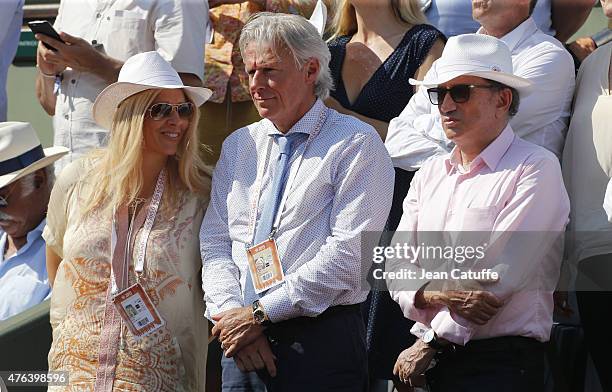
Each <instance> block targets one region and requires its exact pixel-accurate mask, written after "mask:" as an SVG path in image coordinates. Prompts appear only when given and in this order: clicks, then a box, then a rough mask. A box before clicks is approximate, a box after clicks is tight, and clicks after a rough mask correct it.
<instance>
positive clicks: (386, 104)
mask: <svg viewBox="0 0 612 392" xmlns="http://www.w3.org/2000/svg"><path fill="white" fill-rule="evenodd" d="M438 38H441V39H442V40H444V41H446V38H445V37H444V35H443V34H442V33H441V32H440V31H439V30H437V29H436V28H435V27H433V26H430V25H427V24H422V25H416V26H414V27H412V28H411V29H410V30H408V31H407V32H406V34H404V37H403V38H402V40H401V41H400V43H399V44H398V45H397V48H395V50H394V51H393V52H392V53H391V54H390V55H389V57H388V58H387V59H386V60H385V61H384V62H383V63H382V65H381V66H380V67H379V68H378V69H377V70H376V71H375V72H374V74H372V77H371V78H370V80H368V82H367V83H366V84H365V85H364V86H363V89H362V90H361V92H360V93H359V95H358V96H357V99H356V100H355V102H354V104H353V105H351V104H350V103H349V100H348V97H347V95H346V90H345V89H344V82H343V80H342V63H343V62H344V56H345V54H346V44H347V43H348V42H349V41H350V39H351V36H348V35H345V36H341V37H337V38H335V39H334V40H332V41H330V42H329V43H328V46H329V50H330V52H331V61H330V63H329V67H330V70H331V74H332V78H333V80H334V86H335V90H334V91H332V92H331V96H332V97H333V98H335V99H336V100H337V101H338V102H339V103H340V104H341V105H342V106H344V107H345V108H347V109H349V110H352V111H354V112H357V113H359V114H361V115H363V116H367V117H370V118H374V119H376V120H380V121H385V122H389V121H391V119H393V118H394V117H397V116H399V114H400V113H401V111H402V110H404V108H405V107H406V105H407V104H408V101H409V100H410V97H412V94H413V91H414V87H413V86H411V85H410V83H408V79H409V78H412V77H414V74H415V72H416V71H417V69H418V68H419V67H420V66H421V64H422V63H423V61H424V60H425V57H427V54H428V53H429V50H430V49H431V47H432V46H433V44H434V42H435V41H436V39H438Z"/></svg>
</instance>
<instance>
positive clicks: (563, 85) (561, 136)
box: [385, 0, 575, 171]
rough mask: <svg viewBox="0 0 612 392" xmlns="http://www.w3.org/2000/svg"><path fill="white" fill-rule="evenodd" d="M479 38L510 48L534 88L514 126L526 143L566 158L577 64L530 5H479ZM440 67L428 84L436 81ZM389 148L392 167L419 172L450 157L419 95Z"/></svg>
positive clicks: (394, 124)
mask: <svg viewBox="0 0 612 392" xmlns="http://www.w3.org/2000/svg"><path fill="white" fill-rule="evenodd" d="M473 14H474V18H475V19H477V20H478V21H479V22H480V23H481V24H482V27H481V28H480V30H478V33H479V34H487V35H492V36H494V37H496V38H499V39H501V40H502V41H503V42H504V43H505V44H506V45H508V47H509V49H510V52H511V55H512V66H513V68H514V70H513V71H514V74H516V75H517V76H521V77H524V78H526V79H528V80H530V81H531V82H533V84H534V88H533V93H532V94H530V95H529V96H527V97H525V99H521V103H520V110H519V111H518V113H517V115H516V116H514V117H513V118H512V119H511V120H510V125H511V126H512V129H514V131H515V133H516V134H517V135H518V136H520V137H521V138H523V139H525V140H527V141H530V142H532V143H535V144H537V145H540V146H542V147H544V148H546V149H548V150H550V151H552V152H553V153H554V154H555V155H556V156H557V157H560V156H561V152H562V150H563V144H564V140H565V134H566V131H567V123H568V119H569V116H570V106H571V101H572V96H573V92H574V85H575V77H574V63H573V60H572V57H571V55H570V54H569V53H568V52H567V51H566V50H565V49H564V48H563V46H562V45H561V43H560V42H559V41H557V40H556V39H555V38H553V37H550V36H548V35H546V34H544V33H542V32H541V31H540V30H539V29H538V28H537V26H536V25H535V22H534V21H533V19H532V18H531V17H530V16H529V1H528V0H521V1H517V2H495V3H494V6H491V7H488V8H487V7H483V6H482V4H481V3H476V2H475V3H474V9H473ZM437 72H438V71H437V66H436V63H434V64H433V66H432V68H431V69H430V71H429V72H428V73H427V74H426V75H425V78H424V80H428V79H434V78H435V77H436V75H437ZM385 146H386V147H387V150H388V151H389V154H390V155H391V159H392V160H393V164H394V165H395V166H396V167H400V168H402V169H404V170H410V171H414V170H418V169H419V168H420V167H421V166H422V165H423V164H424V163H425V162H426V161H427V160H429V159H430V158H432V157H434V156H439V155H443V154H446V153H448V152H450V150H451V149H452V147H453V144H452V143H451V142H450V141H449V140H448V139H447V138H446V136H445V135H444V131H443V129H442V125H441V122H440V114H439V113H438V110H437V108H436V107H435V106H434V105H432V104H431V102H430V101H429V99H428V98H427V93H426V91H425V90H424V89H419V90H418V91H417V93H416V94H415V95H414V96H413V97H412V99H411V100H410V102H409V103H408V105H407V106H406V108H405V109H404V110H403V111H402V113H401V114H400V115H399V117H396V118H394V119H393V120H391V122H390V124H389V132H388V134H387V139H386V140H385Z"/></svg>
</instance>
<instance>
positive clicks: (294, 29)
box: [239, 12, 334, 99]
mask: <svg viewBox="0 0 612 392" xmlns="http://www.w3.org/2000/svg"><path fill="white" fill-rule="evenodd" d="M251 43H255V44H256V45H258V47H260V48H263V47H266V46H268V47H270V49H272V52H273V53H277V51H278V50H279V49H282V48H283V47H285V48H287V49H288V50H289V51H290V52H291V54H292V55H293V58H294V59H295V64H296V65H297V67H298V68H302V67H303V66H304V65H305V64H306V62H307V61H308V60H309V59H311V58H315V59H317V60H318V61H319V66H320V69H319V74H318V75H317V80H316V82H315V91H314V92H315V95H316V96H317V97H319V98H321V99H326V98H327V97H328V96H329V91H330V90H331V89H332V88H333V86H334V82H333V79H332V77H331V71H330V70H329V61H330V59H331V54H330V52H329V48H328V47H327V44H326V43H325V41H323V39H322V38H321V37H320V36H319V32H318V31H317V29H316V28H315V27H314V26H313V25H312V24H310V22H308V20H306V19H305V18H304V17H302V16H299V15H291V14H282V13H271V12H259V13H257V14H255V15H253V16H252V17H251V18H250V19H249V20H248V21H247V23H246V24H245V25H244V27H243V28H242V32H241V33H240V41H239V45H240V53H241V55H242V56H243V58H244V52H245V49H246V47H247V45H249V44H251Z"/></svg>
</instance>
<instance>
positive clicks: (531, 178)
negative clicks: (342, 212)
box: [387, 34, 569, 391]
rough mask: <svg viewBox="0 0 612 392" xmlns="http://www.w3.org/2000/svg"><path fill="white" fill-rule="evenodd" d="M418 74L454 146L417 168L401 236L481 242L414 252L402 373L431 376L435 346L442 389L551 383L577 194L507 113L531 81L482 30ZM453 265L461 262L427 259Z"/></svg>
mask: <svg viewBox="0 0 612 392" xmlns="http://www.w3.org/2000/svg"><path fill="white" fill-rule="evenodd" d="M411 83H412V84H415V85H420V86H421V88H422V89H424V90H425V91H426V92H427V95H428V98H429V100H430V101H431V103H432V105H436V106H437V107H438V110H439V112H440V116H441V121H442V127H443V129H444V133H445V135H446V137H447V138H448V139H449V140H451V141H452V142H453V143H454V144H455V148H454V149H453V150H452V151H451V153H450V154H447V155H445V156H441V157H437V158H434V159H432V160H431V161H429V162H428V163H426V164H425V165H424V166H423V167H422V168H421V170H419V171H418V172H417V173H416V175H415V177H414V180H413V183H412V186H411V188H410V191H409V192H408V195H407V197H406V199H405V200H404V214H403V216H402V219H401V222H400V224H399V227H398V233H396V235H395V237H394V242H398V241H401V240H402V239H403V238H407V237H411V236H412V237H416V238H418V242H417V243H418V244H421V245H422V243H424V244H425V245H427V246H428V245H430V243H429V242H427V240H425V241H422V238H449V237H452V238H453V241H454V242H453V243H452V245H453V246H455V247H456V248H455V249H457V251H461V250H462V249H464V248H461V246H463V245H467V244H477V245H478V244H479V245H482V248H481V251H482V254H481V255H480V256H465V254H464V259H455V260H450V263H449V260H448V257H447V256H445V257H446V259H444V260H438V261H435V260H434V261H435V262H431V261H430V260H429V259H427V258H428V257H429V256H424V255H420V256H419V257H418V258H416V259H414V260H411V262H410V263H408V264H409V267H410V268H412V269H413V270H414V271H415V273H416V274H417V275H418V276H420V279H416V280H414V281H410V279H407V280H405V281H402V282H399V281H394V282H391V283H389V282H390V281H388V284H390V285H389V287H390V290H391V296H392V297H393V299H394V300H395V301H396V302H398V303H399V305H400V307H401V309H402V311H403V313H404V316H405V317H407V318H409V319H411V320H414V321H416V322H417V323H416V324H415V325H414V327H413V328H412V331H411V332H412V333H413V334H415V335H416V336H418V337H419V339H417V341H416V342H415V343H414V345H412V346H411V347H410V348H408V349H406V350H405V351H403V352H402V353H401V354H400V355H399V357H398V359H397V361H396V364H395V369H394V373H395V374H396V375H397V376H398V378H399V380H400V381H401V382H404V383H406V384H408V385H419V384H422V383H423V376H422V375H423V374H424V373H425V372H426V371H427V369H428V367H429V366H430V365H431V361H432V359H433V358H434V357H436V356H437V359H438V361H437V364H436V365H435V367H433V369H431V370H429V371H428V372H427V374H426V376H427V381H428V382H429V384H430V386H431V388H432V390H433V391H455V390H469V391H491V390H494V389H495V388H497V387H498V386H503V387H504V388H505V390H508V391H532V390H533V391H541V390H543V388H544V386H543V384H544V363H545V351H544V345H543V342H546V341H548V340H549V337H550V330H551V327H552V314H553V291H554V288H555V285H556V283H557V279H558V277H559V269H560V263H561V256H562V249H563V248H562V241H559V239H560V238H562V233H563V231H564V229H565V225H566V224H567V221H568V214H569V201H568V197H567V193H566V191H565V188H564V185H563V180H562V177H561V171H560V167H559V162H558V160H557V158H556V157H555V155H554V154H552V153H551V152H549V151H548V150H546V149H544V148H543V147H540V146H537V145H535V144H531V143H530V142H527V141H524V140H522V139H521V138H520V137H518V136H516V135H515V134H514V132H513V129H512V127H511V126H510V125H509V121H510V118H511V117H512V116H514V115H515V114H516V112H517V108H518V105H519V100H520V99H521V98H523V97H525V96H526V95H527V94H529V92H530V89H531V87H532V83H531V82H530V81H529V80H527V79H524V78H521V77H518V76H515V75H514V74H513V73H512V58H511V55H510V51H509V49H508V47H507V46H506V45H505V44H504V43H503V42H502V41H501V40H498V39H496V38H494V37H491V36H487V35H482V34H468V35H461V36H456V37H453V38H451V39H449V40H448V43H447V45H446V47H445V48H444V52H443V53H442V56H441V57H440V59H439V60H438V63H437V74H436V77H435V78H427V77H426V78H425V80H423V81H416V80H411ZM401 231H404V232H401ZM525 232H528V233H525ZM430 233H439V234H440V235H438V236H437V237H436V236H432V237H427V235H429V234H430ZM406 234H407V237H405V235H406ZM445 235H446V236H445ZM476 241H477V242H476ZM445 244H449V243H445ZM392 245H393V244H392ZM436 245H437V244H436ZM465 257H468V261H469V262H466V261H465ZM451 259H452V257H451ZM455 261H457V262H455ZM387 262H388V264H389V265H392V267H391V268H390V269H391V270H397V268H398V267H399V266H406V263H405V262H401V261H400V260H399V259H398V258H397V257H396V258H395V259H394V260H389V259H388V260H387ZM436 262H437V263H438V264H436ZM441 263H442V264H441ZM443 263H447V264H443ZM443 265H445V266H450V267H452V268H454V269H456V270H455V271H454V272H453V271H452V270H451V273H450V275H446V276H445V275H435V274H433V273H431V272H432V271H433V270H432V269H428V268H430V267H431V268H436V267H441V266H443ZM478 271H481V273H479V274H476V273H475V272H478ZM482 271H484V272H482ZM436 272H439V270H436ZM438 278H439V279H438Z"/></svg>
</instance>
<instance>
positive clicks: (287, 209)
mask: <svg viewBox="0 0 612 392" xmlns="http://www.w3.org/2000/svg"><path fill="white" fill-rule="evenodd" d="M324 109H325V106H324V104H323V102H321V100H317V101H316V103H315V104H314V105H313V106H312V108H311V109H310V110H309V111H308V112H307V113H306V114H305V115H304V116H303V117H302V118H301V119H300V120H299V121H298V122H297V123H296V124H295V125H294V126H293V127H292V128H291V129H290V130H289V131H288V132H287V134H292V133H296V132H298V133H306V134H310V133H311V132H312V130H313V129H314V128H315V124H316V123H317V121H318V119H319V116H320V114H321V111H322V110H324ZM328 113H329V114H328V115H327V119H326V120H325V122H324V123H323V126H322V127H321V132H320V133H319V134H318V135H317V136H316V137H314V138H313V139H312V142H311V143H310V145H309V146H308V148H307V149H306V150H305V147H306V146H305V143H306V141H305V140H302V141H301V143H300V142H299V141H298V142H296V145H295V146H294V147H293V151H294V153H293V154H292V157H291V159H290V162H289V169H288V172H287V173H288V174H287V175H288V176H289V177H291V175H292V174H295V177H294V180H293V182H292V185H287V187H288V188H287V189H285V191H284V192H285V193H287V194H286V202H285V204H284V207H283V208H282V209H281V210H280V212H279V213H280V226H279V227H278V231H277V232H276V237H275V238H276V243H277V245H278V251H279V256H280V259H281V264H282V266H283V269H284V272H285V281H284V283H282V284H281V285H278V286H275V287H273V288H271V289H270V290H268V291H267V292H266V293H265V295H263V296H262V297H261V300H260V301H261V303H262V304H263V307H264V309H266V312H267V313H268V316H269V317H270V320H272V321H273V322H278V321H282V320H287V319H291V318H295V317H300V316H317V315H319V314H321V313H322V312H324V311H325V310H326V309H328V308H329V307H332V306H336V305H350V304H356V303H360V302H363V301H364V300H365V299H366V297H367V295H368V291H369V287H367V286H365V287H364V286H362V284H361V283H362V282H361V279H362V275H365V273H364V272H365V271H367V270H369V267H370V263H371V261H372V260H371V258H370V259H367V258H366V259H362V257H361V233H362V232H364V231H381V230H382V229H383V227H384V225H385V222H386V220H387V216H388V215H389V210H390V208H391V199H392V197H393V183H394V182H393V181H394V172H393V166H392V164H391V159H390V158H389V155H388V154H387V151H386V150H385V147H384V145H383V143H382V141H381V139H380V136H378V134H377V133H376V131H375V130H374V128H372V127H371V126H370V125H368V124H366V123H364V122H361V121H359V120H358V119H356V118H354V117H351V116H346V115H343V114H340V113H338V112H336V111H335V110H329V112H328ZM279 133H280V132H279V131H278V130H277V129H276V128H275V127H274V125H273V124H272V123H271V122H270V121H269V120H262V121H260V122H258V123H255V124H251V125H249V126H247V127H244V128H241V129H239V130H237V131H235V132H234V133H232V134H231V135H230V136H229V137H228V138H227V139H225V142H224V143H223V149H222V150H221V158H220V159H219V162H218V163H217V167H216V169H215V173H214V175H213V186H212V192H211V200H210V204H209V206H208V209H207V210H206V215H205V217H204V221H203V222H202V228H201V231H200V250H201V252H202V261H203V264H204V265H203V268H202V287H203V288H204V293H205V294H204V298H205V300H206V315H207V316H208V317H211V316H212V315H215V314H217V313H219V312H222V311H225V310H229V309H233V308H237V307H240V306H243V295H242V294H243V290H244V287H245V283H246V276H247V268H248V262H247V257H246V249H245V244H247V243H250V242H251V240H252V238H251V237H249V210H250V208H249V207H250V205H251V203H250V201H251V200H252V195H253V193H254V192H255V189H256V187H255V183H256V181H255V178H256V176H257V169H258V167H259V166H261V165H265V162H266V159H265V157H266V151H267V148H266V147H267V146H268V143H270V142H271V140H270V139H271V136H272V135H275V134H279ZM303 139H306V138H303ZM269 156H270V157H276V156H278V145H277V144H276V143H273V144H272V147H271V151H270V155H269ZM300 156H303V157H302V159H299V158H300ZM300 162H301V164H300ZM264 167H268V168H270V166H269V164H268V165H266V166H264ZM294 172H295V173H294ZM272 177H273V176H272V170H271V168H270V170H264V172H263V185H262V190H261V193H262V194H265V192H266V190H267V188H268V187H269V186H270V183H271V180H272ZM280 208H281V207H279V209H280ZM262 210H263V206H262V205H261V203H259V205H258V209H257V215H258V216H259V217H260V216H261V211H262ZM364 268H365V269H364Z"/></svg>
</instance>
